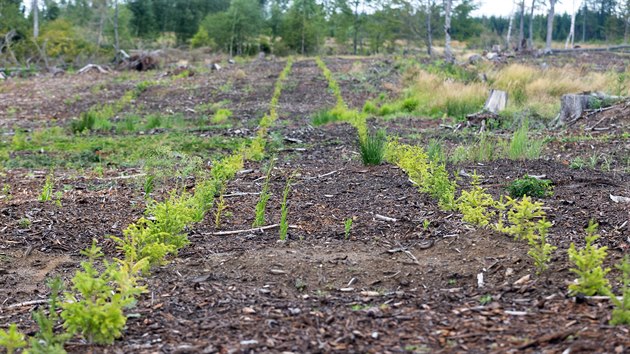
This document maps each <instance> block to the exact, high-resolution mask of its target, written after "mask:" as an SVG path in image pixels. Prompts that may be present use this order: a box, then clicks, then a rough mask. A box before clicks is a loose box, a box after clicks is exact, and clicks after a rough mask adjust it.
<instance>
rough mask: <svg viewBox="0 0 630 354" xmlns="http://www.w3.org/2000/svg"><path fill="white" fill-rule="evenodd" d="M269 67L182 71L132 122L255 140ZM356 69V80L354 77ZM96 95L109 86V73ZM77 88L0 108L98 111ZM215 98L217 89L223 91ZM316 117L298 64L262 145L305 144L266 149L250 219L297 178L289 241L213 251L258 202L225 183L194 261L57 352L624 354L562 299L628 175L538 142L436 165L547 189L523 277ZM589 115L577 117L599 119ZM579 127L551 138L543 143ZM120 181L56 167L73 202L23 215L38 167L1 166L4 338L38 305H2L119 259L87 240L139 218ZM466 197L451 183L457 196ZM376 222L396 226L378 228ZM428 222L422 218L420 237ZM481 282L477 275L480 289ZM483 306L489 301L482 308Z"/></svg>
mask: <svg viewBox="0 0 630 354" xmlns="http://www.w3.org/2000/svg"><path fill="white" fill-rule="evenodd" d="M614 60H616V59H611V61H614ZM619 60H622V59H619ZM357 62H360V66H361V68H360V69H357V65H358V64H356V63H357ZM327 64H328V66H329V68H330V69H331V71H333V72H335V73H339V74H344V75H345V76H343V77H342V78H343V79H342V80H341V85H342V88H343V92H344V97H345V98H346V100H347V101H348V102H349V103H350V104H351V105H353V106H360V105H361V104H362V102H364V101H365V100H366V99H368V98H371V97H374V96H375V95H377V94H378V92H381V91H383V90H386V89H387V87H389V86H390V85H391V84H392V82H396V80H397V78H396V76H395V75H394V73H389V71H387V70H389V69H388V68H387V63H386V62H384V61H383V60H377V59H369V60H367V59H366V60H360V61H358V60H345V59H328V60H327ZM282 67H283V63H281V62H273V63H266V64H265V63H260V62H258V63H252V64H247V65H243V66H238V67H233V68H228V69H227V70H225V71H222V72H218V73H216V72H209V73H202V74H197V75H195V76H193V77H191V78H185V79H182V80H179V81H177V82H176V83H174V84H173V85H172V86H158V87H155V88H151V89H150V90H148V91H147V92H145V93H143V95H141V97H140V98H139V99H138V103H137V105H136V106H140V107H142V109H143V110H146V112H160V111H164V110H168V109H170V110H172V111H174V112H182V113H184V114H186V115H187V116H192V114H193V113H192V112H190V111H189V110H186V109H187V108H194V107H195V106H197V105H199V104H201V103H207V102H219V101H222V100H224V99H229V100H230V101H231V103H230V104H228V107H229V108H230V109H233V110H234V111H235V112H236V113H235V115H236V116H238V117H242V119H241V120H240V122H241V123H240V124H242V128H248V127H249V128H253V127H255V122H256V120H257V119H258V118H259V117H260V116H261V115H262V114H263V113H264V112H265V111H266V110H267V102H268V101H269V98H270V97H271V91H272V85H273V83H274V81H275V79H276V77H277V75H278V73H279V72H280V70H282ZM237 70H240V71H242V73H244V74H245V76H243V75H242V73H237V72H236V71H237ZM353 70H354V71H356V70H361V72H365V73H367V74H366V76H367V77H365V78H363V79H358V80H357V79H356V78H355V77H354V76H353V75H352V74H353ZM383 72H388V74H387V75H382V74H381V73H383ZM370 73H372V75H371V76H370ZM146 75H155V73H153V74H151V73H148V74H146ZM143 79H145V78H143ZM96 80H97V82H104V83H107V85H114V84H113V81H112V78H109V77H100V76H99V77H98V78H97V79H96ZM93 82H94V80H92V82H90V81H88V80H85V79H84V78H79V77H77V76H66V77H64V78H61V79H59V78H46V79H31V80H25V81H18V82H16V83H12V84H10V85H11V86H10V87H8V88H6V87H5V88H3V91H2V92H3V93H2V94H0V95H2V96H7V95H9V96H10V97H31V96H29V95H30V94H31V93H32V92H33V91H34V90H35V89H34V88H37V90H40V89H41V92H42V95H44V94H45V92H46V90H47V89H46V87H51V88H52V87H57V85H61V86H63V87H64V90H65V91H61V92H59V93H58V94H57V98H56V99H57V100H59V102H61V101H63V99H64V98H67V97H72V96H73V95H75V94H77V93H85V94H86V95H89V97H90V98H89V99H88V98H86V99H85V101H83V100H82V101H81V102H94V101H99V100H102V99H107V98H105V97H103V96H100V95H105V94H104V93H98V94H92V93H89V92H90V90H89V87H90V86H91V85H92V84H93ZM227 82H231V83H232V88H231V89H230V90H226V89H221V88H220V87H221V85H224V84H225V83H227ZM115 85H116V86H115V87H117V88H116V89H112V90H111V91H112V92H113V91H115V92H117V93H118V94H117V95H113V94H112V96H111V97H113V99H116V98H117V97H119V96H120V95H122V92H124V90H125V89H129V88H133V85H130V84H129V83H126V84H115ZM112 87H114V86H112ZM357 87H359V88H357ZM370 87H371V88H370ZM86 88H87V89H86ZM7 92H8V93H7ZM38 92H39V91H38ZM108 92H110V91H108ZM108 95H109V93H108ZM114 96H116V97H114ZM7 97H8V96H7ZM107 97H110V96H107ZM0 101H2V102H4V100H0ZM20 102H21V103H17V104H9V105H5V106H0V112H2V114H1V115H2V116H3V117H5V118H4V119H2V120H0V124H2V127H11V126H13V125H15V124H17V125H19V126H24V127H33V126H35V124H38V125H39V126H46V125H48V124H59V122H55V123H53V122H50V121H49V120H45V119H42V121H31V123H27V122H24V120H25V119H27V117H31V116H32V115H34V114H35V113H34V112H35V111H34V110H35V109H36V107H40V108H39V109H41V114H40V116H41V117H52V116H54V115H59V117H60V120H62V118H61V116H62V115H63V117H64V119H66V118H71V117H72V115H76V114H77V113H76V112H80V111H82V110H85V109H86V107H88V106H89V104H86V105H85V106H83V104H82V103H80V104H79V105H78V107H74V106H72V107H73V108H71V109H68V110H65V109H64V110H63V111H60V110H58V106H59V102H57V104H56V105H55V104H54V103H53V102H54V100H52V99H51V103H49V104H47V105H41V106H38V105H37V104H36V103H33V102H30V101H29V102H27V101H26V100H24V101H20ZM61 105H63V104H62V103H61ZM332 105H334V98H333V97H332V95H331V94H330V93H328V91H327V83H326V81H325V79H324V78H323V76H322V75H321V73H320V71H319V70H318V68H317V66H316V65H315V63H314V62H313V61H312V60H303V61H299V62H297V63H295V64H294V68H293V70H292V72H291V74H290V76H289V79H288V82H287V83H286V88H285V91H283V94H282V96H281V99H280V107H279V112H280V116H281V119H280V120H279V121H278V122H277V123H276V128H275V129H273V131H272V133H271V134H272V136H274V135H275V136H279V137H281V138H285V137H288V138H293V139H299V140H301V141H302V144H300V145H299V147H300V148H295V147H294V146H292V145H291V143H288V142H286V143H284V144H283V145H282V146H281V148H280V149H279V150H278V151H277V152H276V153H277V157H278V162H277V163H276V166H275V169H274V171H273V173H272V178H271V191H272V198H271V200H270V202H269V204H268V207H267V220H268V223H269V224H272V223H275V222H277V221H278V220H279V218H280V200H281V196H282V191H283V188H284V186H285V183H286V180H287V178H288V176H289V175H291V174H292V173H293V172H295V171H297V175H295V177H294V183H293V186H292V190H291V194H290V197H289V208H290V210H289V222H290V224H292V225H294V226H295V227H294V228H291V229H290V230H289V239H288V240H287V241H285V242H280V241H278V230H277V229H270V230H266V231H264V232H261V231H255V232H244V233H239V234H235V235H229V236H220V235H215V233H216V232H218V231H225V230H242V229H248V228H250V227H251V224H252V222H253V218H254V206H255V204H256V201H257V198H258V196H257V195H255V194H246V193H257V192H260V189H261V186H262V182H263V181H262V179H261V177H263V173H262V172H261V170H262V168H263V167H264V166H262V165H261V164H260V163H248V164H247V166H246V169H247V170H251V172H249V173H243V174H239V175H238V176H237V177H236V178H235V179H234V180H232V181H230V183H229V185H228V188H227V193H228V194H232V195H234V196H231V197H228V198H226V200H227V205H228V209H227V213H226V214H225V215H224V217H223V218H222V221H221V225H220V227H218V228H217V227H215V224H214V216H213V215H210V214H209V215H208V217H207V218H206V220H204V221H203V222H202V223H200V224H197V225H195V226H194V227H193V228H192V229H191V230H189V231H190V233H189V238H190V240H191V245H190V246H188V247H187V248H185V249H183V250H182V251H181V252H180V254H179V256H178V257H177V258H176V259H173V260H172V262H171V263H170V264H168V265H166V266H163V267H159V268H156V269H155V270H154V271H153V272H152V274H151V275H150V276H149V277H148V278H146V279H145V280H146V286H147V288H148V292H147V293H146V294H144V295H143V296H142V297H141V299H140V301H139V304H138V306H137V307H136V308H135V309H133V310H132V312H133V314H134V316H130V318H129V321H128V328H127V329H126V331H125V333H124V336H123V338H121V339H120V340H118V341H116V342H115V344H114V345H112V346H107V347H98V346H93V345H88V344H85V343H83V342H81V341H79V340H74V341H72V342H71V343H70V344H68V345H67V349H68V350H69V351H70V352H76V353H84V352H102V353H153V352H177V353H214V352H221V353H232V352H294V353H307V352H309V353H310V352H344V353H345V352H353V353H359V352H370V353H382V352H417V353H426V352H474V353H482V352H483V353H485V352H501V353H503V352H520V351H523V352H532V353H534V352H535V353H538V352H545V353H561V352H566V351H567V350H569V351H570V352H571V353H592V352H608V353H623V352H627V351H628V350H630V335H629V330H630V329H629V328H628V327H624V326H619V327H612V326H610V325H609V324H608V322H609V320H610V313H611V309H612V307H611V304H610V303H609V302H608V301H604V300H592V299H589V300H585V299H582V300H581V301H576V299H574V298H570V297H568V296H567V285H568V283H569V282H570V281H572V280H573V279H574V275H573V274H572V273H570V272H569V268H570V266H571V265H570V264H569V262H568V260H567V256H566V254H567V253H566V250H567V249H568V247H569V245H570V243H571V242H575V243H576V244H577V245H578V246H579V245H582V244H583V235H584V232H583V229H584V227H585V226H586V225H587V223H588V220H589V219H591V218H595V219H597V221H598V222H599V224H600V232H601V234H602V239H601V241H600V244H601V245H606V246H608V247H609V257H608V260H607V264H608V265H611V264H613V263H614V262H616V261H618V260H619V259H620V258H621V257H622V256H623V255H624V254H628V253H629V249H630V211H629V210H630V208H628V205H627V204H625V205H624V204H620V203H614V202H613V201H611V199H610V195H621V196H630V177H629V175H628V173H627V169H625V167H624V166H623V165H622V164H621V163H619V166H617V167H615V168H613V170H612V171H608V172H602V171H598V170H591V169H584V170H575V169H571V168H569V166H567V163H566V161H568V160H567V159H569V158H571V157H572V155H574V154H579V153H584V154H588V153H589V152H590V151H591V150H592V149H594V147H591V146H590V145H589V143H588V142H581V143H566V144H565V143H561V142H559V141H560V140H558V141H557V142H554V143H552V144H549V145H548V149H547V151H546V152H545V157H544V158H542V159H540V160H535V161H522V162H520V161H519V162H516V161H507V160H499V161H494V162H488V163H484V164H462V165H458V166H449V169H450V170H451V171H460V170H464V171H466V172H469V173H471V172H472V171H473V170H476V171H477V172H478V173H479V174H481V175H483V176H484V180H483V185H484V186H485V187H487V188H488V190H489V191H490V193H492V194H493V195H494V196H495V197H498V196H499V195H501V194H504V193H505V188H504V187H505V185H506V184H507V183H508V182H509V181H510V180H513V179H515V178H519V177H521V176H522V175H524V174H526V173H530V174H535V175H546V176H547V178H549V179H551V180H552V181H553V182H554V186H555V188H554V194H553V196H552V197H550V198H547V199H545V200H544V203H545V206H546V207H548V210H547V214H548V216H549V219H550V221H552V222H553V227H552V229H551V236H550V242H551V243H552V244H554V245H556V246H558V250H557V251H556V253H555V256H554V258H553V261H552V263H551V266H550V270H549V271H548V272H546V273H544V274H543V275H541V276H536V275H535V274H534V267H533V263H532V261H531V259H530V258H529V257H528V256H527V245H526V244H524V243H523V242H518V241H514V240H512V239H510V238H508V237H507V236H504V235H501V234H497V233H495V232H493V231H490V230H486V229H477V228H473V227H471V226H469V225H467V224H465V223H463V222H462V221H461V217H460V216H459V215H458V214H454V213H451V212H444V211H442V210H440V209H439V208H438V206H437V203H436V202H435V201H434V200H432V199H431V198H430V197H428V196H427V195H424V194H420V193H419V192H418V191H417V189H416V188H415V187H414V186H413V184H412V183H411V182H409V181H408V179H407V177H406V176H405V174H404V172H403V171H401V170H400V169H398V168H396V167H394V166H391V165H381V166H376V167H365V166H363V165H362V164H361V162H360V159H359V156H358V154H357V146H356V141H355V139H356V137H355V136H356V134H355V132H354V130H353V129H352V128H351V127H350V126H348V125H346V124H333V125H327V126H323V127H312V126H311V125H310V116H311V115H312V114H313V113H315V112H317V111H319V110H321V109H324V108H327V107H331V106H332ZM15 106H17V107H19V112H20V113H19V114H18V115H16V116H15V117H11V116H10V115H8V114H7V113H6V112H7V111H8V110H9V109H10V108H11V107H15ZM53 107H55V108H53ZM129 109H134V108H129ZM57 112H62V113H57ZM72 112H75V113H72ZM143 112H144V111H143ZM186 112H188V113H186ZM601 114H608V115H610V118H609V119H608V118H607V119H604V121H602V123H601V127H603V128H605V127H610V129H612V130H613V131H614V132H616V133H617V134H620V133H623V132H626V133H627V132H628V130H627V127H628V122H629V121H630V111H629V110H628V109H627V108H619V109H618V110H610V111H607V112H602V113H601ZM602 117H604V116H602V115H594V117H591V118H589V119H590V121H592V122H597V121H598V120H599V119H601V118H602ZM34 122H36V123H34ZM31 124H33V125H31ZM370 124H371V125H374V126H377V127H383V128H387V129H388V130H391V131H398V130H401V129H403V128H404V129H405V131H409V130H412V129H416V130H418V132H419V133H422V132H430V131H434V132H436V134H439V132H440V131H442V130H441V129H442V128H440V127H439V124H440V122H438V121H434V120H426V119H424V120H423V119H419V118H417V119H407V120H394V121H387V122H386V121H381V120H372V121H370ZM236 128H241V127H236ZM580 129H583V127H578V126H576V127H572V128H571V129H570V130H569V131H567V132H551V134H552V135H558V137H559V138H560V137H563V136H567V135H568V134H574V135H575V134H578V133H579V132H580ZM592 133H593V134H594V135H598V134H606V133H607V132H606V131H593V132H592ZM608 133H610V132H608ZM579 134H581V133H579ZM617 136H620V135H617ZM570 144H573V145H570ZM302 147H305V149H302ZM597 148H598V149H599V148H601V149H604V151H608V152H611V153H612V156H614V159H616V161H623V158H624V156H627V154H628V151H629V150H630V149H629V148H628V140H627V139H626V140H623V139H621V138H618V139H609V140H606V141H601V140H597ZM615 166H616V165H615ZM120 172H122V171H110V172H108V174H106V175H105V176H103V177H102V178H96V177H94V176H87V175H85V176H77V174H76V173H72V172H71V171H68V173H66V176H65V177H64V179H63V180H61V181H57V184H59V185H63V184H71V185H73V186H74V189H73V190H72V191H70V192H68V193H66V194H65V196H64V199H63V201H62V202H63V207H62V208H59V207H56V206H54V205H53V204H50V203H40V202H38V201H37V195H38V191H39V190H40V188H41V185H42V183H43V178H44V175H45V173H46V172H45V171H39V172H37V171H35V173H33V171H26V170H11V171H7V173H6V175H4V176H3V177H2V178H0V182H1V183H3V184H4V183H8V184H10V185H11V186H12V187H13V196H12V199H11V200H9V201H7V200H5V199H1V200H0V202H1V203H2V204H1V205H0V225H2V226H1V229H0V230H1V231H0V259H1V260H2V263H1V266H0V304H1V306H2V307H0V326H1V327H5V326H6V325H8V323H13V322H17V323H18V324H19V326H20V328H21V329H22V330H24V331H26V332H27V333H32V332H33V331H35V330H36V329H37V328H36V326H35V325H34V323H33V322H32V321H31V320H30V312H31V311H33V310H34V309H35V308H36V307H37V305H25V306H18V307H9V305H11V304H16V303H19V302H23V301H29V300H38V299H43V298H45V297H46V295H47V293H46V287H45V285H44V281H43V280H44V278H46V277H49V276H52V275H61V276H62V277H63V278H64V279H65V280H66V281H68V280H69V278H70V277H71V276H72V273H73V272H74V271H75V270H76V269H77V267H78V264H79V262H80V260H81V256H80V255H79V251H80V250H81V249H83V248H85V247H87V246H88V245H89V244H90V243H91V240H92V239H93V238H96V239H97V240H99V242H100V243H101V244H102V245H103V246H104V249H105V251H106V253H107V254H108V256H115V255H116V251H115V249H114V247H113V245H112V244H111V242H110V241H107V240H106V239H105V238H104V235H107V234H117V235H119V234H120V233H121V230H122V229H123V228H124V227H126V225H128V224H129V223H130V222H132V221H133V220H135V219H137V218H138V217H139V216H141V214H142V210H143V207H144V204H143V198H142V191H141V190H142V187H141V186H138V185H137V183H136V182H134V181H133V180H126V179H114V178H113V177H115V176H116V175H118V173H120ZM126 172H127V174H133V173H137V172H138V171H126ZM469 182H470V180H469V179H467V178H465V177H463V178H462V180H461V181H460V185H461V186H464V187H466V186H467V185H468V183H469ZM377 215H380V216H386V217H389V218H395V219H396V220H397V221H395V222H392V221H383V220H382V218H380V217H378V216H377ZM24 217H27V218H29V219H30V220H31V225H30V226H28V227H26V226H25V225H21V222H20V220H21V219H23V218H24ZM348 218H352V219H353V227H352V230H351V232H350V237H349V238H348V239H345V235H344V226H343V223H344V220H346V219H348ZM425 220H428V221H430V224H429V226H428V227H427V228H424V227H423V222H424V221H425ZM479 274H483V286H481V287H480V286H479V284H478V276H479ZM611 274H612V275H613V277H615V276H617V275H618V274H617V273H615V272H612V273H611ZM525 277H529V278H525ZM486 295H490V296H491V300H490V301H488V302H487V303H484V304H482V303H481V301H482V297H483V298H484V299H485V300H487V297H485V296H486Z"/></svg>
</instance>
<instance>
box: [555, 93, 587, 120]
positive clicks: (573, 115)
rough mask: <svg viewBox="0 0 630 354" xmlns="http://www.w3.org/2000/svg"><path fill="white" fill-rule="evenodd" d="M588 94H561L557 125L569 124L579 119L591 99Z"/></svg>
mask: <svg viewBox="0 0 630 354" xmlns="http://www.w3.org/2000/svg"><path fill="white" fill-rule="evenodd" d="M591 97H592V96H591V95H588V94H579V95H575V94H569V95H563V96H562V98H561V99H560V114H559V115H558V118H556V119H557V121H558V125H565V124H570V123H573V122H574V121H576V120H577V119H579V118H580V117H581V116H582V113H584V110H585V109H588V103H589V101H590V100H591Z"/></svg>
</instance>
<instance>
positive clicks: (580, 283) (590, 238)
mask: <svg viewBox="0 0 630 354" xmlns="http://www.w3.org/2000/svg"><path fill="white" fill-rule="evenodd" d="M599 238H600V236H599V235H598V234H597V224H596V223H595V222H594V221H591V222H589V225H588V227H587V228H586V244H585V246H584V247H583V248H582V249H579V250H578V249H577V248H576V247H575V244H574V243H571V247H570V248H569V260H570V261H571V262H572V263H573V264H574V265H575V267H574V268H571V272H573V273H575V274H576V275H577V276H578V278H577V279H576V280H575V282H573V283H571V284H569V293H570V294H571V295H574V296H575V295H580V294H581V295H586V296H591V295H597V294H601V295H605V296H608V297H609V298H610V301H611V302H612V303H613V305H614V306H615V308H614V309H613V311H612V316H611V321H610V324H611V325H630V256H628V255H625V256H624V258H623V259H622V260H621V261H620V263H619V264H616V265H615V268H617V269H618V270H619V272H620V276H619V285H620V292H621V295H620V296H619V297H617V295H616V294H615V293H614V292H613V290H612V287H611V286H610V282H609V281H608V279H607V278H606V275H607V274H608V273H609V272H610V268H604V266H603V264H604V260H605V258H606V256H607V247H606V246H603V247H598V246H596V245H595V244H594V243H595V242H596V241H597V240H598V239H599Z"/></svg>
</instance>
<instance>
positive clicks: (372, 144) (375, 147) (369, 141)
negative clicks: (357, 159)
mask: <svg viewBox="0 0 630 354" xmlns="http://www.w3.org/2000/svg"><path fill="white" fill-rule="evenodd" d="M386 141H387V136H386V135H385V131H383V130H379V131H378V132H376V133H374V134H369V135H368V136H367V138H366V139H364V140H362V139H359V147H360V149H361V160H362V161H363V164H364V165H366V166H369V165H380V164H381V163H382V162H383V157H384V155H385V143H386Z"/></svg>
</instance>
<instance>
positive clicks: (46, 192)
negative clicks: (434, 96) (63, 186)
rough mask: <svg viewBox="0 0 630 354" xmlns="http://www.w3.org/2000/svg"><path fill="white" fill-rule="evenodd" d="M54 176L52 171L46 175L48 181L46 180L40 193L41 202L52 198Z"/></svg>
mask: <svg viewBox="0 0 630 354" xmlns="http://www.w3.org/2000/svg"><path fill="white" fill-rule="evenodd" d="M53 177H54V176H53V173H52V171H51V172H50V173H49V174H47V175H46V181H45V182H44V187H43V188H42V192H41V193H40V194H39V201H40V202H48V201H50V200H52V196H53V187H54V182H53Z"/></svg>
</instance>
